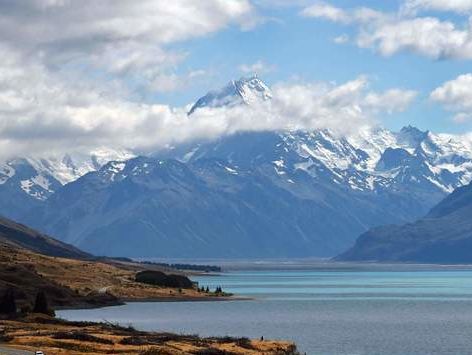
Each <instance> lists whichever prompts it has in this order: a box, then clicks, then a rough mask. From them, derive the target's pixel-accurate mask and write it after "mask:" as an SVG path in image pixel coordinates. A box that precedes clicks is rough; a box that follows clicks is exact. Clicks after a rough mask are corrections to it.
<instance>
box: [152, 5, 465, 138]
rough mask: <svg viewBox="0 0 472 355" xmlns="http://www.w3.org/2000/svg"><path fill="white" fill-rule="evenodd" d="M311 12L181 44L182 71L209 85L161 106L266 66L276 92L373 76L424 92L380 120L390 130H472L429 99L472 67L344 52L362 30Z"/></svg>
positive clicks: (375, 81) (278, 14)
mask: <svg viewBox="0 0 472 355" xmlns="http://www.w3.org/2000/svg"><path fill="white" fill-rule="evenodd" d="M314 3H316V1H312V2H309V1H308V2H305V5H306V6H309V5H310V4H314ZM326 3H328V2H326ZM329 4H330V5H333V6H336V7H340V8H346V9H351V8H353V7H361V6H365V7H371V8H372V9H375V10H379V11H383V12H394V11H398V9H399V7H400V6H401V4H402V2H401V1H388V2H387V1H382V2H379V1H367V0H364V1H356V2H353V1H330V2H329ZM303 8H304V6H303V5H302V6H281V7H278V8H275V9H271V8H268V7H260V8H259V11H260V13H262V14H263V15H264V16H265V17H267V18H270V19H269V20H267V21H266V22H265V23H263V24H260V25H257V26H256V27H255V28H253V29H251V30H247V31H241V30H240V29H239V28H235V27H229V28H227V29H225V30H223V31H220V32H218V33H215V34H212V35H210V36H208V37H204V38H198V39H194V40H191V41H186V42H182V43H178V44H176V45H175V46H174V47H175V48H177V49H178V50H184V51H187V52H188V53H189V55H188V58H187V59H186V60H185V61H184V62H182V63H181V64H180V66H179V68H177V71H178V72H183V71H188V70H197V69H203V70H205V71H208V77H206V78H205V80H202V81H200V82H196V84H195V85H192V86H190V87H187V88H186V89H185V90H183V91H181V92H178V93H176V92H172V93H166V94H160V95H158V98H159V99H160V100H163V101H166V102H169V103H170V104H172V105H182V104H186V103H188V102H191V101H193V100H194V99H195V98H196V97H198V96H201V95H202V94H203V93H205V92H206V91H207V90H209V89H214V88H218V87H220V86H222V85H224V84H225V83H226V82H227V81H229V80H231V79H233V78H239V77H240V76H241V75H243V73H241V71H240V70H239V69H238V68H239V67H240V65H242V64H250V63H256V62H258V61H262V62H263V63H265V64H266V65H268V66H270V67H271V70H270V71H269V72H267V73H261V74H260V76H261V78H263V79H264V80H265V81H266V82H267V83H268V84H269V85H271V84H275V83H277V82H280V81H291V80H303V81H323V82H331V81H332V82H336V83H343V82H346V81H349V80H352V79H355V78H356V77H358V76H360V75H366V76H367V77H368V78H369V83H370V84H369V85H370V87H371V88H372V89H375V90H385V89H388V88H392V87H397V88H403V89H413V90H416V91H418V97H417V99H416V100H415V102H414V103H413V104H412V105H411V107H410V108H409V109H408V110H406V111H405V112H401V113H395V114H394V115H391V116H388V115H385V116H384V117H380V118H381V120H382V123H383V124H384V125H385V126H386V127H389V128H392V129H399V128H401V127H402V126H404V125H408V124H412V125H415V126H418V127H419V128H421V129H425V130H426V129H430V130H433V131H437V132H451V133H460V132H467V131H470V130H471V128H472V124H471V123H460V124H459V123H455V122H453V121H452V120H451V117H452V116H453V113H451V112H449V111H446V110H444V109H443V108H442V106H441V105H439V104H438V103H434V102H432V101H431V100H430V99H429V94H430V93H431V92H432V91H433V90H434V89H435V88H437V87H439V86H440V85H441V84H443V83H444V82H446V81H449V80H452V79H454V78H456V77H457V76H459V75H461V74H464V73H469V72H471V71H472V65H471V63H472V62H471V60H470V59H454V58H443V59H438V58H431V57H426V56H423V55H418V54H416V53H412V52H411V51H404V52H399V53H395V54H393V55H391V56H383V55H381V54H379V53H376V52H375V51H374V50H372V49H370V48H359V47H357V46H356V45H354V44H352V43H345V44H337V43H335V42H334V41H333V39H334V38H336V37H338V36H341V35H347V36H349V37H350V38H352V37H354V36H355V34H356V31H357V29H356V27H355V26H350V25H342V24H341V25H340V24H338V23H332V22H330V21H326V20H325V19H322V18H305V17H302V16H300V11H302V9H303ZM423 16H436V17H437V18H440V19H443V20H445V21H447V20H449V21H454V22H456V23H458V24H459V25H460V24H462V23H465V22H467V16H463V15H462V14H460V15H457V14H454V13H443V12H439V11H436V12H433V11H428V12H427V13H425V14H424V15H423Z"/></svg>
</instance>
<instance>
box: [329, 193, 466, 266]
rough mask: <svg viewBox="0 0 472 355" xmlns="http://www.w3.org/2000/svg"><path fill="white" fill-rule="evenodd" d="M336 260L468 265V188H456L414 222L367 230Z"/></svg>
mask: <svg viewBox="0 0 472 355" xmlns="http://www.w3.org/2000/svg"><path fill="white" fill-rule="evenodd" d="M337 260H350V261H410V262H425V263H452V264H454V263H471V262H472V185H468V186H465V187H461V188H459V189H457V190H456V191H454V192H453V193H452V194H451V195H449V196H448V197H447V198H446V199H445V200H443V201H442V202H441V203H439V204H438V205H437V206H436V207H434V208H433V209H432V210H431V212H430V213H429V214H428V215H426V216H425V217H424V218H422V219H420V220H418V221H417V222H415V223H410V224H406V225H401V226H385V227H380V228H374V229H372V230H370V231H368V232H367V233H365V234H363V235H362V236H360V237H359V239H358V240H357V242H356V244H355V246H354V247H353V248H352V249H350V250H348V251H347V252H346V253H344V254H341V255H340V256H339V257H337Z"/></svg>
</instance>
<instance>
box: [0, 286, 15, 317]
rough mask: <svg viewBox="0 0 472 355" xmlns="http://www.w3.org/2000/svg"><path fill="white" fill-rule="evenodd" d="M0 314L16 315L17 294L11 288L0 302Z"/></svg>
mask: <svg viewBox="0 0 472 355" xmlns="http://www.w3.org/2000/svg"><path fill="white" fill-rule="evenodd" d="M0 313H2V314H14V313H16V302H15V294H14V293H13V290H12V289H11V288H10V289H8V290H6V291H5V294H4V295H3V298H2V300H1V301H0Z"/></svg>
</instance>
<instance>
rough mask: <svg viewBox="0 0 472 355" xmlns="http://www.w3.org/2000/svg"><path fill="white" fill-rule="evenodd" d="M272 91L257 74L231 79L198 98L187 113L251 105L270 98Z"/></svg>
mask: <svg viewBox="0 0 472 355" xmlns="http://www.w3.org/2000/svg"><path fill="white" fill-rule="evenodd" d="M271 98H272V92H271V90H270V89H269V87H268V86H267V85H266V84H265V83H264V82H263V81H262V80H260V79H259V78H258V77H257V76H252V77H249V78H242V79H240V80H237V81H236V80H233V81H231V82H230V83H228V85H226V86H225V87H224V88H223V89H221V90H218V91H212V92H209V93H208V94H206V95H205V96H203V97H202V98H200V99H199V100H198V101H197V102H196V103H195V104H194V105H193V106H192V108H191V109H190V111H189V113H188V114H189V115H191V114H192V113H194V112H195V111H196V110H198V109H201V108H215V107H223V106H226V107H233V106H236V105H241V104H246V105H251V104H253V103H255V102H258V101H265V100H270V99H271Z"/></svg>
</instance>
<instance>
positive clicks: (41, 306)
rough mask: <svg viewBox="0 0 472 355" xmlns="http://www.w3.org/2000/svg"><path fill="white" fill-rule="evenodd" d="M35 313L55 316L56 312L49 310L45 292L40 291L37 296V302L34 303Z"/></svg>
mask: <svg viewBox="0 0 472 355" xmlns="http://www.w3.org/2000/svg"><path fill="white" fill-rule="evenodd" d="M33 313H41V314H47V315H48V316H54V315H55V313H54V311H53V310H52V309H51V308H49V303H48V299H47V296H46V293H45V292H44V291H39V292H38V294H37V295H36V301H35V302H34V308H33Z"/></svg>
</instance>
